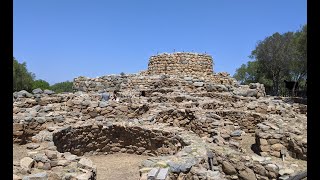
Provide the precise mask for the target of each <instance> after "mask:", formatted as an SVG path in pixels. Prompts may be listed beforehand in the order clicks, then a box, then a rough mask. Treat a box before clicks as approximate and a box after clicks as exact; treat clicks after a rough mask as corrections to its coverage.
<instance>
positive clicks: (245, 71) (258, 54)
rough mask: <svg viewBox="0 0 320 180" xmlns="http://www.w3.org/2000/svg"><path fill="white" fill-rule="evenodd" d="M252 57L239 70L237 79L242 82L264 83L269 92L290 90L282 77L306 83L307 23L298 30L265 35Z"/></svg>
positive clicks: (277, 93)
mask: <svg viewBox="0 0 320 180" xmlns="http://www.w3.org/2000/svg"><path fill="white" fill-rule="evenodd" d="M249 57H250V58H251V59H253V61H249V62H248V63H247V64H242V65H241V67H240V68H238V69H236V73H235V74H234V78H235V79H237V80H238V81H239V82H240V83H241V84H249V83H251V82H259V83H262V84H264V85H265V87H266V93H267V94H273V95H279V94H280V95H283V94H284V93H287V89H286V88H285V84H284V82H283V80H288V81H296V82H298V83H300V82H302V83H303V82H306V78H307V25H304V26H303V27H302V28H301V29H299V30H298V31H297V32H287V33H284V34H279V33H274V34H273V35H272V36H269V37H266V38H265V39H264V40H263V41H259V42H258V43H257V46H256V48H255V49H254V50H253V51H252V52H251V55H250V56H249ZM293 93H294V92H293Z"/></svg>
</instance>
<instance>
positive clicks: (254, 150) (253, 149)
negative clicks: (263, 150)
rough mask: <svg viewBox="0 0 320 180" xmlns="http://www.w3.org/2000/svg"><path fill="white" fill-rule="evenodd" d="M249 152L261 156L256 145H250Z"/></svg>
mask: <svg viewBox="0 0 320 180" xmlns="http://www.w3.org/2000/svg"><path fill="white" fill-rule="evenodd" d="M251 150H252V151H253V152H254V153H255V154H257V155H259V156H261V154H260V150H259V146H258V144H256V143H254V144H252V145H251Z"/></svg>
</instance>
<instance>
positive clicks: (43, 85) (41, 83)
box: [32, 79, 50, 90]
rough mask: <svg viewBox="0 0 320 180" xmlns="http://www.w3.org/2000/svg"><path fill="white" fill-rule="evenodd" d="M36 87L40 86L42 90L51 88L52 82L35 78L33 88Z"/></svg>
mask: <svg viewBox="0 0 320 180" xmlns="http://www.w3.org/2000/svg"><path fill="white" fill-rule="evenodd" d="M36 88H40V89H42V90H45V89H50V84H49V83H48V82H47V81H45V80H42V79H39V80H35V81H33V83H32V89H36Z"/></svg>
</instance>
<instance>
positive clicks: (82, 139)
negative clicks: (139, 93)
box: [53, 125, 185, 156]
mask: <svg viewBox="0 0 320 180" xmlns="http://www.w3.org/2000/svg"><path fill="white" fill-rule="evenodd" d="M53 142H54V143H55V145H56V146H57V150H58V151H59V152H71V153H72V154H76V155H80V156H81V155H83V154H84V153H86V152H92V151H95V152H98V154H99V153H100V154H112V153H117V152H122V153H129V154H133V153H135V154H142V155H148V156H159V155H167V154H171V155H172V154H174V153H176V152H177V151H179V150H180V149H181V148H182V147H183V146H184V145H185V143H184V142H183V141H182V140H181V138H180V137H179V136H175V135H174V134H172V133H170V132H165V131H159V130H150V129H143V128H140V127H126V126H119V125H110V126H102V125H101V126H92V125H88V126H81V127H75V128H71V127H70V128H65V129H63V130H61V131H59V132H57V133H55V134H54V135H53Z"/></svg>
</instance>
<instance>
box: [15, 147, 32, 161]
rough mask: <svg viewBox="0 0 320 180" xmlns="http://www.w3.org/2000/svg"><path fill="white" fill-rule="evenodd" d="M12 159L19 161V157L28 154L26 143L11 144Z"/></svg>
mask: <svg viewBox="0 0 320 180" xmlns="http://www.w3.org/2000/svg"><path fill="white" fill-rule="evenodd" d="M12 152H13V161H17V162H19V161H20V159H22V158H24V157H26V156H27V155H28V154H27V152H28V150H27V146H26V145H18V144H13V149H12Z"/></svg>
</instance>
